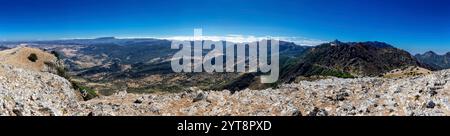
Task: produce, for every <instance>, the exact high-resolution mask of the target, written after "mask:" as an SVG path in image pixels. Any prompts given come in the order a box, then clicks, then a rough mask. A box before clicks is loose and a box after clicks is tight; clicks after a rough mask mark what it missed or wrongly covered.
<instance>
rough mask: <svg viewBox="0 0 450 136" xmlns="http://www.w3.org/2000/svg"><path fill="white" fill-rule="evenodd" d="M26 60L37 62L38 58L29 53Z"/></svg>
mask: <svg viewBox="0 0 450 136" xmlns="http://www.w3.org/2000/svg"><path fill="white" fill-rule="evenodd" d="M28 60H30V61H31V62H36V61H37V60H38V57H37V55H36V54H34V53H31V54H30V56H28Z"/></svg>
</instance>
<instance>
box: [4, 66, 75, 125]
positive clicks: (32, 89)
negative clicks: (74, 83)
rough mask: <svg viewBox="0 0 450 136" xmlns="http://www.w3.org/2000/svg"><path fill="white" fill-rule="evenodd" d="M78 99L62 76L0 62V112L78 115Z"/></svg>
mask: <svg viewBox="0 0 450 136" xmlns="http://www.w3.org/2000/svg"><path fill="white" fill-rule="evenodd" d="M78 101H79V97H78V95H77V94H76V91H75V90H73V89H72V87H71V86H70V83H69V82H68V81H67V80H66V79H64V78H62V77H59V76H57V75H54V74H51V73H46V72H36V71H32V70H25V69H21V68H16V67H14V66H11V65H5V64H1V63H0V115H3V116H5V115H6V116H62V115H78V114H80V113H79V112H78V110H79V103H78Z"/></svg>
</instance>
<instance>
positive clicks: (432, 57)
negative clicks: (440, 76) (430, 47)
mask: <svg viewBox="0 0 450 136" xmlns="http://www.w3.org/2000/svg"><path fill="white" fill-rule="evenodd" d="M415 57H416V58H417V60H419V61H420V62H421V63H423V64H426V65H428V66H430V67H431V68H432V70H442V69H448V68H450V52H448V53H447V54H444V55H438V54H436V53H434V52H433V51H428V52H426V53H424V54H417V55H415Z"/></svg>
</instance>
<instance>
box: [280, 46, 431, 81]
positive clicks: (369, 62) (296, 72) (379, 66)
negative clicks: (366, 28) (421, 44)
mask: <svg viewBox="0 0 450 136" xmlns="http://www.w3.org/2000/svg"><path fill="white" fill-rule="evenodd" d="M408 66H419V67H423V65H422V64H420V63H419V62H418V61H417V60H416V59H415V58H414V57H412V56H411V55H410V54H409V53H408V52H406V51H403V50H401V49H397V48H395V47H393V46H391V45H388V44H386V43H382V42H349V43H343V42H340V41H334V42H330V43H325V44H322V45H318V46H316V47H314V48H311V49H309V50H308V51H307V52H306V53H305V54H304V55H303V56H302V57H300V59H299V60H298V61H297V63H296V64H294V65H293V66H290V67H289V68H287V69H286V70H285V71H284V73H282V74H281V75H282V79H283V81H294V80H295V78H297V77H299V76H305V77H310V76H314V75H321V76H336V77H344V78H345V77H362V76H380V75H382V74H384V73H386V72H389V71H391V70H394V69H399V68H405V67H408Z"/></svg>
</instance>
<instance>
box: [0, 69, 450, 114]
mask: <svg viewBox="0 0 450 136" xmlns="http://www.w3.org/2000/svg"><path fill="white" fill-rule="evenodd" d="M449 81H450V70H443V71H438V72H433V73H432V74H429V75H422V76H414V77H409V78H401V79H393V78H357V79H339V78H330V79H323V80H318V81H312V82H310V81H301V82H299V83H292V84H284V85H281V86H280V87H279V88H278V89H266V90H248V89H247V90H242V91H239V92H236V93H234V94H231V93H230V92H229V91H226V90H225V91H201V90H197V89H195V88H191V89H189V90H187V91H185V92H182V93H154V94H130V93H126V91H120V92H118V93H116V94H114V95H112V96H101V97H99V98H95V99H92V100H89V101H83V100H82V99H81V98H80V97H79V93H77V92H76V91H75V90H73V89H72V88H71V85H70V83H69V82H68V81H67V80H66V79H64V78H62V77H59V76H57V75H55V74H51V73H48V72H38V71H33V70H26V69H22V68H16V67H14V66H10V65H6V64H0V115H18V116H21V115H24V116H30V115H44V116H47V115H56V116H63V115H75V116H87V115H93V116H103V115H107V116H109V115H112V116H114V115H115V116H118V115H119V116H122V115H123V116H127V115H189V116H191V115H208V116H216V115H219V116H228V115H232V116H233V115H244V116H246V115H251V116H252V115H262V116H266V115H268V116H274V115H282V116H347V115H357V116H359V115H377V116H382V115H389V116H390V115H399V116H410V115H414V116H423V115H450V102H449V96H450V94H449V93H450V83H448V82H449Z"/></svg>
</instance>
